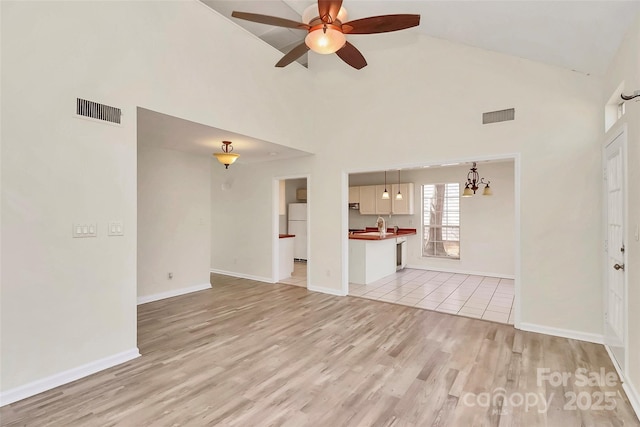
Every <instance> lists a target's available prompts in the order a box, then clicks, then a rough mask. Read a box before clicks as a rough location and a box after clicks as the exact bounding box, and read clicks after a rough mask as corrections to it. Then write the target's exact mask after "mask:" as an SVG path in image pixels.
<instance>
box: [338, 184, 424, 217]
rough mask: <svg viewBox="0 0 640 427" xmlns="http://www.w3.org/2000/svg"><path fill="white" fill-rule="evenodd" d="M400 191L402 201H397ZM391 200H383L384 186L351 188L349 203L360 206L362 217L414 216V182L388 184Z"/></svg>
mask: <svg viewBox="0 0 640 427" xmlns="http://www.w3.org/2000/svg"><path fill="white" fill-rule="evenodd" d="M398 189H400V193H401V194H402V200H396V194H398ZM387 190H388V191H389V199H383V198H382V193H383V192H384V185H363V186H361V187H349V203H359V204H360V215H389V214H393V215H413V213H414V208H413V206H414V203H413V199H414V185H413V182H407V183H402V184H393V185H392V184H387Z"/></svg>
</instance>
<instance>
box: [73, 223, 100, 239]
mask: <svg viewBox="0 0 640 427" xmlns="http://www.w3.org/2000/svg"><path fill="white" fill-rule="evenodd" d="M72 235H73V237H98V225H97V224H95V223H82V224H73V229H72Z"/></svg>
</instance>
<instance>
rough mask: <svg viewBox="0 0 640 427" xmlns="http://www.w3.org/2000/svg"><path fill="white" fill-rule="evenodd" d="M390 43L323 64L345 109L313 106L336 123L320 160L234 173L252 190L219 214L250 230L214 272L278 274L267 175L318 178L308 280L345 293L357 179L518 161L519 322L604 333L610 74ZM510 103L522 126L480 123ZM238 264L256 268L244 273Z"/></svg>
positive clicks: (324, 82) (321, 87)
mask: <svg viewBox="0 0 640 427" xmlns="http://www.w3.org/2000/svg"><path fill="white" fill-rule="evenodd" d="M379 40H381V39H378V37H376V36H372V37H368V38H359V39H358V47H359V48H361V50H362V51H363V52H365V55H366V56H367V59H368V62H369V66H368V67H366V68H365V69H363V70H361V71H355V70H351V69H349V68H348V67H347V66H344V65H342V64H341V63H340V61H339V59H338V58H335V57H334V56H332V55H328V56H322V57H320V55H312V56H311V61H312V64H311V69H310V71H309V72H310V74H311V76H310V78H311V79H313V81H314V82H315V90H317V93H318V94H321V93H328V92H331V91H332V90H334V89H335V88H340V100H341V102H338V103H335V102H330V101H327V102H328V104H327V106H325V104H324V103H322V102H317V103H314V104H312V105H311V106H312V107H313V108H314V111H312V112H311V116H310V118H309V120H313V121H316V122H317V123H311V124H310V126H312V128H313V129H315V128H317V127H318V126H320V125H321V124H323V125H324V124H326V123H330V124H331V137H330V138H327V137H326V136H325V135H323V134H320V133H317V132H310V136H311V137H313V138H315V139H314V142H315V149H314V152H315V154H314V156H313V157H312V158H311V159H308V163H307V164H305V163H304V162H307V159H305V160H304V162H297V161H296V162H281V163H277V164H278V165H279V166H280V167H279V168H276V167H274V165H273V164H272V165H269V166H266V165H265V166H261V167H256V168H253V169H252V170H251V171H247V170H246V169H240V168H236V169H234V170H233V171H231V173H233V174H237V179H236V184H239V182H240V180H242V182H243V184H242V185H236V193H235V194H233V195H231V194H227V195H224V196H223V195H222V194H218V195H217V196H219V197H224V198H225V203H222V204H220V205H219V206H220V207H219V210H218V212H215V208H214V209H213V210H214V212H213V213H212V214H213V215H219V216H223V217H224V218H227V219H228V220H229V221H241V223H242V224H248V223H249V220H250V222H251V225H249V228H250V229H249V230H244V231H243V232H242V233H241V234H240V235H239V236H237V237H239V238H236V239H234V241H233V243H230V242H231V237H232V236H231V235H229V236H228V238H226V239H223V241H224V242H225V244H227V245H231V247H226V248H224V247H220V248H218V249H216V245H215V244H214V243H212V258H213V259H212V265H213V266H217V265H219V266H225V265H230V266H232V268H233V271H236V272H239V273H246V274H249V275H254V276H261V277H271V263H270V260H269V259H268V258H270V255H271V249H270V245H269V240H270V239H272V234H273V232H272V230H271V228H273V227H271V226H270V224H269V221H268V220H267V219H266V218H265V217H264V215H265V212H266V208H265V204H268V203H269V197H271V196H269V194H271V193H272V191H273V190H272V188H271V184H269V183H268V180H269V178H272V177H274V176H286V175H287V174H291V173H293V172H300V173H309V174H310V175H311V180H310V183H309V191H310V192H311V194H312V195H313V200H312V203H311V204H310V219H311V233H310V235H309V239H310V242H311V249H310V250H311V252H310V259H311V265H310V269H309V275H308V277H309V279H308V280H309V286H310V287H311V288H316V289H317V288H323V289H329V290H333V291H335V292H341V291H342V290H343V289H344V288H346V284H347V282H346V281H347V277H346V275H345V274H344V272H345V271H346V268H347V265H346V264H344V263H343V259H344V258H343V254H344V252H343V251H345V250H346V244H345V242H346V231H347V229H348V224H347V221H346V218H347V212H346V201H347V197H346V191H347V182H346V181H343V177H344V174H345V173H350V172H358V171H367V170H384V169H392V168H394V167H406V166H417V165H421V164H427V163H445V162H446V161H447V160H448V159H458V160H461V159H466V160H474V159H480V158H485V159H486V158H489V159H490V158H498V157H504V156H508V155H512V154H514V153H516V154H518V155H520V159H521V170H520V171H521V209H522V212H521V225H520V230H516V233H518V232H520V236H521V245H520V248H518V249H519V250H520V252H521V265H520V269H521V272H520V273H521V274H520V281H519V282H518V286H520V288H521V301H522V310H521V319H520V320H521V322H519V323H520V324H521V325H524V326H525V327H527V328H551V329H554V330H556V331H558V333H564V334H567V333H568V334H573V333H575V334H579V335H580V336H582V337H586V338H588V339H599V337H601V334H602V323H601V321H600V319H601V318H602V297H601V292H600V291H601V283H600V277H601V271H602V268H601V264H600V248H601V245H600V241H601V238H600V233H599V230H600V227H601V224H600V221H601V214H600V210H599V209H593V207H594V206H600V203H601V194H600V192H599V191H591V190H590V189H593V188H600V157H601V153H600V137H599V135H601V134H602V130H603V126H602V117H601V105H600V103H601V101H600V98H601V95H600V91H601V84H602V80H601V79H599V78H597V77H594V76H586V75H583V74H580V73H576V72H572V71H569V70H564V69H560V68H556V67H552V66H548V65H544V64H539V63H535V62H532V61H527V60H524V59H520V58H515V57H509V56H506V55H501V54H497V53H492V52H487V51H483V50H480V49H475V48H472V47H468V46H462V45H458V44H455V43H449V42H446V41H443V40H437V39H431V38H427V37H421V36H420V37H416V36H414V35H411V34H406V35H404V36H403V35H402V33H397V34H386V35H385V38H384V40H385V41H384V42H382V43H381V44H380V45H378V44H377V43H378V41H379ZM387 64H394V66H393V67H389V66H388V65H387ZM318 99H322V97H318ZM329 105H330V108H329V107H328V106H329ZM510 107H514V108H515V110H516V120H515V121H512V122H505V123H499V124H493V125H482V124H481V116H482V113H483V112H486V111H494V110H498V109H502V108H510ZM273 163H274V164H276V163H275V162H273ZM577 170H579V171H580V172H581V173H580V177H581V178H580V179H581V185H580V186H579V187H576V171H577ZM221 173H222V171H218V172H215V174H216V175H217V174H221ZM240 176H242V178H240ZM214 178H216V179H219V177H217V176H214ZM245 181H246V182H245ZM343 184H344V188H343ZM341 189H343V190H344V191H345V193H344V194H342V192H341ZM214 190H215V187H214ZM215 198H216V197H212V199H213V203H214V204H215V203H216V201H215ZM231 201H235V202H236V203H229V202H231ZM256 212H260V213H259V214H256ZM252 213H253V214H252ZM343 215H344V217H345V222H344V223H343ZM558 215H561V216H562V218H563V221H562V222H558ZM241 219H242V220H241ZM214 223H215V221H214ZM227 234H229V233H227ZM236 234H237V233H236ZM249 239H251V240H250V241H251V242H252V243H251V244H249V243H248V241H249ZM238 256H242V257H244V259H246V260H247V261H248V262H247V263H245V264H243V265H240V264H239V262H238V260H236V259H235V258H237V257H238ZM234 262H236V264H233V263H234ZM236 265H238V266H237V267H236ZM229 269H231V268H229ZM516 274H517V271H516Z"/></svg>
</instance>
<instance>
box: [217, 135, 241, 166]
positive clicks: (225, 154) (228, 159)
mask: <svg viewBox="0 0 640 427" xmlns="http://www.w3.org/2000/svg"><path fill="white" fill-rule="evenodd" d="M232 151H233V147H232V146H231V141H222V153H214V154H213V155H214V156H215V157H216V159H218V161H219V162H220V163H222V164H223V165H224V168H225V169H229V165H231V164H233V162H235V161H236V160H237V159H238V157H240V154H235V153H232Z"/></svg>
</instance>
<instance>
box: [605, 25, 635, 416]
mask: <svg viewBox="0 0 640 427" xmlns="http://www.w3.org/2000/svg"><path fill="white" fill-rule="evenodd" d="M621 83H623V87H624V93H625V94H627V95H628V94H630V93H632V92H634V91H636V90H639V89H640V15H639V16H638V18H637V19H636V21H635V24H634V26H633V27H632V28H631V29H630V31H629V33H627V35H626V37H625V39H624V41H623V42H622V45H621V46H620V48H619V50H618V53H617V54H616V56H615V58H614V60H613V62H612V64H611V66H610V67H609V70H608V72H607V75H606V79H605V84H604V90H603V92H602V99H601V103H602V105H604V104H605V103H606V102H607V101H608V99H609V96H610V95H611V94H612V93H613V91H614V90H616V88H617V87H618V85H620V84H621ZM603 114H604V113H603ZM625 125H626V126H627V131H628V133H627V141H628V142H627V143H628V151H627V165H628V168H627V177H628V189H627V202H628V206H627V216H628V224H627V225H628V226H627V230H626V233H625V234H626V235H625V238H624V241H625V245H626V246H625V248H626V249H625V254H626V256H627V262H626V264H625V271H626V272H627V274H628V277H627V278H628V284H629V288H628V289H629V301H628V316H629V331H628V338H629V360H628V363H627V366H628V378H626V380H627V382H628V384H630V385H631V386H632V387H633V388H634V389H635V403H636V408H637V410H638V409H640V286H638V284H640V242H638V240H637V239H636V238H635V236H634V233H635V230H636V229H637V227H640V185H639V184H638V183H640V168H639V167H638V165H640V102H636V101H628V102H626V114H625V115H624V116H623V117H622V119H621V120H620V121H619V122H618V123H616V124H615V125H614V126H613V127H612V128H611V129H610V130H609V132H607V134H606V135H605V136H604V137H603V138H602V139H601V141H602V142H603V143H606V142H607V141H609V140H610V139H611V137H612V136H613V135H614V134H616V133H617V132H619V130H620V129H621V127H622V126H625ZM601 262H602V261H601Z"/></svg>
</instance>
